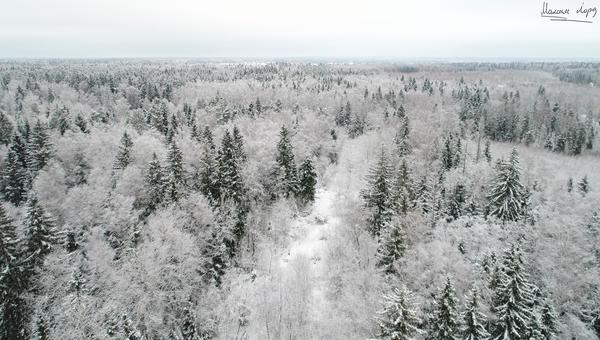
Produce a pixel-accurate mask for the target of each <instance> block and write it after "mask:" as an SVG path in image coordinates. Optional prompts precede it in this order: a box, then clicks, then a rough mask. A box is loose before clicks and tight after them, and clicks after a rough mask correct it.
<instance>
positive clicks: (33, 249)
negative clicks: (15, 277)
mask: <svg viewBox="0 0 600 340" xmlns="http://www.w3.org/2000/svg"><path fill="white" fill-rule="evenodd" d="M24 225H25V229H26V234H27V252H28V254H29V259H30V260H31V263H32V264H33V266H38V265H40V264H41V263H42V262H43V260H44V257H45V256H46V255H47V254H48V253H50V248H51V246H52V244H53V243H55V241H56V235H55V230H54V223H53V222H52V220H51V219H50V218H49V217H48V216H47V215H46V212H45V211H44V208H42V206H41V205H40V204H39V202H38V199H37V197H36V196H35V194H31V195H30V196H29V199H28V200H27V208H26V210H25V221H24Z"/></svg>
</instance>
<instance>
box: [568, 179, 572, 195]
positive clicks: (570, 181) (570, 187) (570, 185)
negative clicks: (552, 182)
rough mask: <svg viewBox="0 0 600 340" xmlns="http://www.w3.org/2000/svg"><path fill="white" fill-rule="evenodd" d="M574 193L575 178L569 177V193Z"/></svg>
mask: <svg viewBox="0 0 600 340" xmlns="http://www.w3.org/2000/svg"><path fill="white" fill-rule="evenodd" d="M571 191H573V178H572V177H569V179H568V180H567V192H571Z"/></svg>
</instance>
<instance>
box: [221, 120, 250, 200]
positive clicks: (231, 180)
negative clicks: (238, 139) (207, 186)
mask: <svg viewBox="0 0 600 340" xmlns="http://www.w3.org/2000/svg"><path fill="white" fill-rule="evenodd" d="M217 167H218V169H217V172H218V175H217V183H218V188H219V200H220V201H226V200H229V199H231V200H233V201H234V202H236V203H241V202H242V200H243V197H244V183H243V178H242V169H241V165H240V161H239V159H238V157H237V151H236V147H235V144H234V142H233V138H232V137H231V133H229V131H226V132H225V135H224V136H223V140H222V141H221V149H220V150H219V155H218V165H217Z"/></svg>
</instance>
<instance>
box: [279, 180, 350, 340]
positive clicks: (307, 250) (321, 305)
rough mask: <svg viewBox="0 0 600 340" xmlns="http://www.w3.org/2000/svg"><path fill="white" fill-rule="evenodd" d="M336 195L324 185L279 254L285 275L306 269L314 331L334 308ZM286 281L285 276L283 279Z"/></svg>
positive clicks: (305, 275)
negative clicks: (330, 292)
mask: <svg viewBox="0 0 600 340" xmlns="http://www.w3.org/2000/svg"><path fill="white" fill-rule="evenodd" d="M336 198H337V194H336V193H335V192H334V191H332V190H331V189H326V188H321V189H319V190H318V191H317V194H316V198H315V202H314V204H313V209H312V211H311V213H310V214H309V215H307V216H305V217H300V218H298V219H297V220H296V221H294V223H293V225H292V230H291V231H290V237H291V242H290V243H289V245H288V247H287V249H286V251H284V253H283V254H282V256H281V257H280V267H281V271H282V274H283V275H282V276H283V277H284V278H286V277H288V278H293V277H294V276H296V275H297V272H295V271H296V270H298V269H300V268H301V269H300V270H302V271H304V273H303V274H304V277H305V278H306V281H307V283H308V284H309V286H308V287H307V289H308V290H309V291H308V292H307V293H308V294H307V295H308V299H309V300H310V301H306V302H308V306H309V308H308V311H307V314H308V315H307V317H308V321H309V323H310V324H311V325H312V327H311V328H312V329H313V331H317V332H318V330H319V329H320V328H321V327H320V325H321V324H322V323H323V322H324V321H325V320H328V318H329V317H330V313H331V312H332V308H331V306H330V305H329V303H328V298H327V294H326V293H327V286H328V285H327V277H326V273H327V270H328V265H329V264H328V263H327V261H326V258H327V252H328V250H329V248H328V247H329V242H328V240H329V239H330V238H331V237H332V235H333V234H334V233H335V232H336V230H335V229H336V227H337V225H338V224H339V218H338V217H337V216H336V213H335V211H334V202H335V200H336ZM284 280H285V279H284Z"/></svg>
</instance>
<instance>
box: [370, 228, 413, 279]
mask: <svg viewBox="0 0 600 340" xmlns="http://www.w3.org/2000/svg"><path fill="white" fill-rule="evenodd" d="M381 234H382V237H381V238H380V240H379V248H378V249H377V257H378V262H377V265H378V266H379V267H381V268H382V269H383V270H384V272H385V273H386V274H393V273H395V272H396V269H395V268H394V262H396V260H398V259H399V258H401V257H402V256H403V255H404V252H405V251H406V232H405V230H404V226H403V225H402V224H401V223H397V222H396V223H394V222H391V223H390V224H389V225H387V226H386V227H385V228H383V230H382V231H381Z"/></svg>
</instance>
